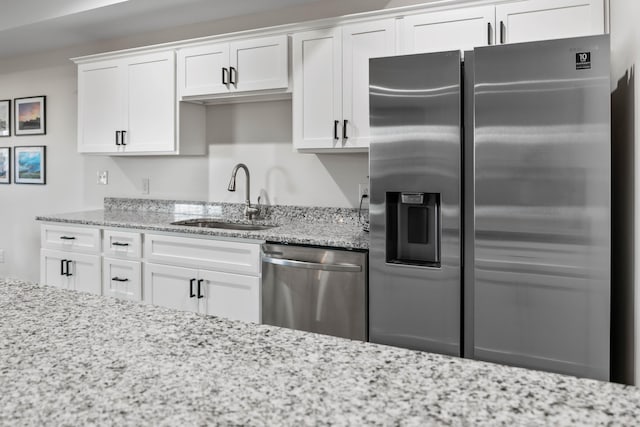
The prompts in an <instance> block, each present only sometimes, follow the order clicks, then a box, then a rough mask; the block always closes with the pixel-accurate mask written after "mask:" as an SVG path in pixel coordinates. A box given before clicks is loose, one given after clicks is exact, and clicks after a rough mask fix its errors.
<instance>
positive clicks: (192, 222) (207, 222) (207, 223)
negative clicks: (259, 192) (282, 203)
mask: <svg viewBox="0 0 640 427" xmlns="http://www.w3.org/2000/svg"><path fill="white" fill-rule="evenodd" d="M171 225H186V226H188V227H203V228H223V229H227V230H268V229H270V228H274V227H277V225H271V224H245V223H240V222H226V221H220V220H215V219H209V218H195V219H185V220H182V221H175V222H172V223H171Z"/></svg>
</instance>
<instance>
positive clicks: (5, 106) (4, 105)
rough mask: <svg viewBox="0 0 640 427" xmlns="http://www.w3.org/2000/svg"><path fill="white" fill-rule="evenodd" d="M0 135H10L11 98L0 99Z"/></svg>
mask: <svg viewBox="0 0 640 427" xmlns="http://www.w3.org/2000/svg"><path fill="white" fill-rule="evenodd" d="M0 136H11V100H10V99H5V100H2V101H0Z"/></svg>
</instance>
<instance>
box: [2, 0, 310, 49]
mask: <svg viewBox="0 0 640 427" xmlns="http://www.w3.org/2000/svg"><path fill="white" fill-rule="evenodd" d="M314 1H317V0H55V1H52V0H19V1H16V0H0V10H1V11H2V12H1V13H0V58H2V57H8V56H12V55H18V54H28V53H35V52H39V51H45V50H49V49H56V48H63V47H68V46H73V45H78V44H83V43H90V42H96V41H101V40H109V39H115V38H121V37H126V36H132V35H136V34H142V33H146V32H151V31H157V30H161V29H164V28H171V27H177V26H181V25H188V24H194V23H198V22H206V21H213V20H219V19H224V18H230V17H234V16H240V15H248V14H253V13H259V12H265V11H268V10H275V9H280V8H284V7H288V6H294V5H300V4H304V3H311V2H314Z"/></svg>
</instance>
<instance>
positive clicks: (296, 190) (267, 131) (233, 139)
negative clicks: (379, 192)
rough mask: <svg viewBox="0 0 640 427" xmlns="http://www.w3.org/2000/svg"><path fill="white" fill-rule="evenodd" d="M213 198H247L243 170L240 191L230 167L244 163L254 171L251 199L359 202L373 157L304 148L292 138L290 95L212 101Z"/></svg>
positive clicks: (353, 204) (285, 202)
mask: <svg viewBox="0 0 640 427" xmlns="http://www.w3.org/2000/svg"><path fill="white" fill-rule="evenodd" d="M207 141H208V143H209V195H208V198H209V200H216V201H228V202H244V200H245V185H246V181H245V177H244V172H242V171H240V172H238V178H237V186H236V191H235V192H233V193H232V192H229V191H227V186H228V184H229V179H230V178H231V171H232V169H233V167H234V166H235V165H236V164H237V163H244V164H246V165H247V167H248V168H249V172H250V175H251V202H252V203H256V201H257V198H258V196H259V195H261V196H262V200H261V202H262V203H268V204H279V205H304V206H338V207H357V204H358V183H360V182H367V176H368V168H369V165H368V159H369V157H368V156H367V155H366V154H364V153H357V154H320V155H316V154H306V153H305V154H303V153H298V152H296V151H294V150H293V146H292V143H291V101H290V100H285V101H268V102H254V103H243V104H231V105H214V106H209V107H207Z"/></svg>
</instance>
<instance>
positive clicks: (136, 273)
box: [102, 258, 142, 301]
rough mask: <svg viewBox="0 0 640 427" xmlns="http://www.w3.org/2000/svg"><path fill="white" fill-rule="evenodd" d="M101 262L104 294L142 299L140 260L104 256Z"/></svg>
mask: <svg viewBox="0 0 640 427" xmlns="http://www.w3.org/2000/svg"><path fill="white" fill-rule="evenodd" d="M102 263H103V266H102V284H103V294H104V295H108V296H111V297H114V298H121V299H127V300H132V301H141V300H142V282H141V280H142V275H141V271H142V269H141V266H140V261H127V260H121V259H113V258H104V259H103V260H102Z"/></svg>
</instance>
